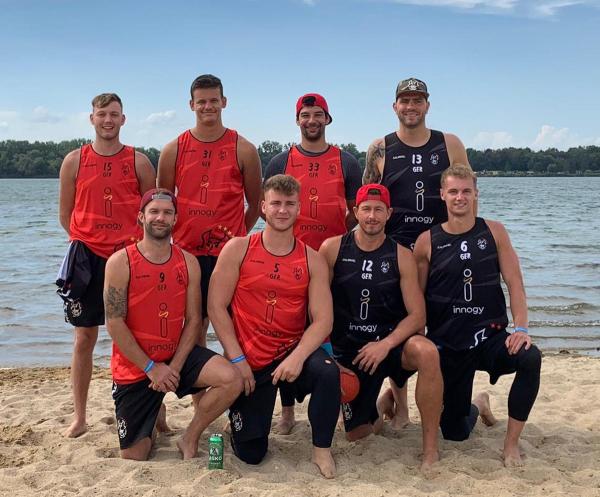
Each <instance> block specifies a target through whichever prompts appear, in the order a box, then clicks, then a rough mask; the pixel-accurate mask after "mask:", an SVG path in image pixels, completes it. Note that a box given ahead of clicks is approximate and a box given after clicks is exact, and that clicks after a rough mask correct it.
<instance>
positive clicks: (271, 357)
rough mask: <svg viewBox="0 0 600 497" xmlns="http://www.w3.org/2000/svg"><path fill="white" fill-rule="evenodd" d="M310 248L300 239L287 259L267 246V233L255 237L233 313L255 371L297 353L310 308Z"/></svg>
mask: <svg viewBox="0 0 600 497" xmlns="http://www.w3.org/2000/svg"><path fill="white" fill-rule="evenodd" d="M309 281H310V275H309V272H308V259H307V255H306V245H305V244H304V243H303V242H301V241H300V240H296V242H295V245H294V249H293V250H292V251H291V252H290V253H289V254H288V255H284V256H277V255H273V254H271V253H270V252H268V251H267V249H265V247H264V246H263V244H262V233H255V234H254V235H252V236H250V243H249V245H248V250H247V251H246V255H245V257H244V260H243V261H242V265H241V267H240V277H239V280H238V284H237V287H236V289H235V293H234V294H233V299H232V301H231V311H232V317H233V325H234V328H235V333H236V335H237V338H238V341H239V343H240V346H241V347H242V350H243V351H244V354H245V356H246V360H247V361H248V364H249V365H250V367H251V368H252V369H253V370H258V369H262V368H264V367H265V366H268V365H269V364H271V363H272V362H273V361H275V360H277V359H280V358H282V357H284V356H285V355H286V354H287V353H288V352H289V351H290V350H291V349H293V348H294V347H295V346H296V345H297V344H298V342H299V341H300V338H301V337H302V334H303V333H304V329H305V325H306V311H307V303H308V283H309Z"/></svg>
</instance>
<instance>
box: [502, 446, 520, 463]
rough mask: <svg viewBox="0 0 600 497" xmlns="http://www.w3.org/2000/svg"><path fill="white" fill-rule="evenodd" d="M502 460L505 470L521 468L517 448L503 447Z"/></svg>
mask: <svg viewBox="0 0 600 497" xmlns="http://www.w3.org/2000/svg"><path fill="white" fill-rule="evenodd" d="M502 455H503V458H504V466H506V467H507V468H518V467H520V466H523V459H522V458H521V451H520V450H519V446H518V445H516V446H512V447H507V446H506V445H505V446H504V452H503V454H502Z"/></svg>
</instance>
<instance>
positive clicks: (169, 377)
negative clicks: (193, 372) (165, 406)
mask: <svg viewBox="0 0 600 497" xmlns="http://www.w3.org/2000/svg"><path fill="white" fill-rule="evenodd" d="M148 378H150V385H149V388H151V389H152V390H157V391H159V392H164V393H167V392H174V391H175V390H177V387H178V386H179V373H178V372H177V371H175V370H174V369H172V368H171V367H170V366H169V365H168V364H165V363H164V362H156V363H154V366H153V367H152V369H151V370H150V371H149V372H148Z"/></svg>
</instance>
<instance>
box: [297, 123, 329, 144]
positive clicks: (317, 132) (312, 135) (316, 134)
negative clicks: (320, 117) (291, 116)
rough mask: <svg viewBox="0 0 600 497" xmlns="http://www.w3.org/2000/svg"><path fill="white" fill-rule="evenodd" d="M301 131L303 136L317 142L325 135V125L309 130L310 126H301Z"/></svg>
mask: <svg viewBox="0 0 600 497" xmlns="http://www.w3.org/2000/svg"><path fill="white" fill-rule="evenodd" d="M300 132H301V133H302V137H303V138H305V139H306V140H308V141H310V142H316V141H319V140H320V139H321V137H322V136H323V126H319V127H318V128H315V129H314V131H309V129H308V128H304V127H301V128H300Z"/></svg>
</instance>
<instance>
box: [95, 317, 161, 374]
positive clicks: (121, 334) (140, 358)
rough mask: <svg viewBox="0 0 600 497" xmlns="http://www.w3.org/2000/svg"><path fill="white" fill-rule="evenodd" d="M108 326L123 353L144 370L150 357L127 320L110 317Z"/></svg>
mask: <svg viewBox="0 0 600 497" xmlns="http://www.w3.org/2000/svg"><path fill="white" fill-rule="evenodd" d="M106 328H107V329H108V333H109V334H110V336H111V338H112V339H113V342H114V343H115V344H116V345H117V347H119V350H120V351H121V353H122V354H123V355H124V356H125V357H126V358H127V359H129V360H130V361H131V362H133V363H134V364H135V365H136V366H137V367H138V368H140V369H141V370H143V369H144V368H145V367H146V365H147V364H148V361H149V360H150V358H149V357H148V355H147V354H146V353H145V352H144V351H143V350H142V348H141V347H140V345H139V344H138V343H137V341H136V340H135V338H134V337H133V335H132V333H131V331H130V330H129V328H128V327H127V325H126V324H125V322H124V321H123V320H122V319H109V320H107V322H106Z"/></svg>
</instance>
